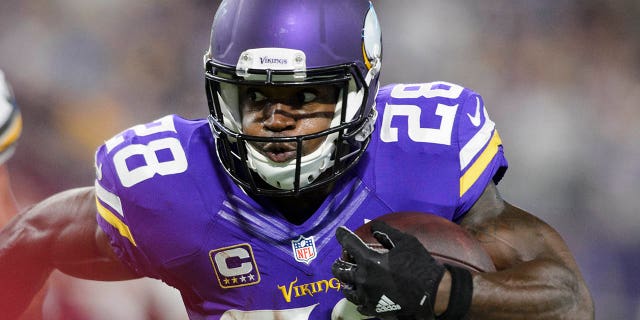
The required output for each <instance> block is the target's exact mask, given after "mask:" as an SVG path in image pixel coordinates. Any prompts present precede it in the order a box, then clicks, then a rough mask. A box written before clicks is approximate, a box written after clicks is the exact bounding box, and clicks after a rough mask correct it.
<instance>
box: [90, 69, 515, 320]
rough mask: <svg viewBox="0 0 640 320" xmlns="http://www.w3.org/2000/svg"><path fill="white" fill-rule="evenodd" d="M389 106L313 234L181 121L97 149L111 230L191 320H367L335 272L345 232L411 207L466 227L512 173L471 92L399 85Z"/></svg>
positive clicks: (102, 216) (314, 219) (104, 213)
mask: <svg viewBox="0 0 640 320" xmlns="http://www.w3.org/2000/svg"><path fill="white" fill-rule="evenodd" d="M376 103H377V109H378V111H379V115H378V119H377V123H376V131H374V133H373V135H372V141H371V144H370V145H369V148H368V149H367V151H366V153H365V155H364V156H363V158H362V159H361V160H360V162H359V163H358V165H357V167H356V168H355V169H354V170H351V171H350V172H348V173H347V174H346V175H345V176H344V177H343V178H341V179H340V180H339V182H338V183H337V184H336V187H335V188H334V190H333V191H332V192H331V194H330V195H329V196H328V197H327V199H326V200H325V201H324V203H323V204H322V205H321V206H320V208H319V209H318V210H317V211H316V212H315V213H314V214H313V215H312V216H311V217H310V218H309V219H308V220H307V221H305V222H304V223H303V224H301V225H295V224H292V223H289V222H288V221H287V220H286V219H284V218H283V215H282V214H281V213H280V212H278V211H277V210H275V209H273V208H271V207H269V206H268V205H266V204H264V203H260V202H257V201H255V200H254V199H252V198H251V197H249V196H247V195H246V194H245V193H244V192H243V191H242V190H241V189H240V188H239V187H238V186H237V185H235V184H234V183H233V181H232V180H231V179H230V177H229V176H228V175H227V174H226V173H225V171H224V169H223V168H222V166H221V165H220V164H219V162H218V160H217V158H216V151H215V147H214V142H213V137H212V134H211V131H210V129H209V125H208V122H207V121H206V120H195V121H190V120H185V119H182V118H179V117H177V116H173V115H170V116H166V117H164V118H162V119H159V120H157V121H154V122H151V123H148V124H145V125H139V126H135V127H133V128H131V129H128V130H125V131H123V132H122V133H120V134H118V135H116V136H115V137H114V138H112V139H110V140H109V141H107V142H106V143H105V144H104V145H103V146H101V147H100V148H99V149H98V152H97V154H96V169H97V179H96V194H97V207H98V212H99V214H98V222H99V224H100V226H101V227H102V228H103V229H104V230H105V232H106V233H107V234H108V235H109V237H110V239H111V243H112V246H113V247H114V250H115V252H116V254H117V255H118V256H119V257H120V259H121V260H122V261H123V262H124V263H125V264H127V265H128V266H129V267H130V268H131V269H133V270H135V271H136V272H137V273H138V274H140V275H142V276H149V277H154V278H158V279H162V280H163V281H164V282H166V283H168V284H169V285H171V286H174V287H176V288H178V289H179V290H180V291H181V293H182V296H183V300H184V302H185V305H186V307H187V311H188V313H189V315H190V317H191V319H260V320H269V319H291V320H307V319H360V318H359V317H357V316H354V314H353V313H354V312H355V311H354V310H353V309H351V308H349V307H348V304H346V303H345V300H344V298H343V296H342V294H341V293H340V291H339V290H340V283H339V281H338V280H337V279H335V278H334V277H333V275H332V274H331V264H332V263H333V261H334V260H335V259H336V258H337V257H339V256H340V254H341V248H340V246H339V244H338V243H337V241H336V240H335V238H334V232H335V229H336V228H337V227H338V226H341V225H345V226H347V227H348V228H350V229H355V228H357V227H358V226H360V225H362V224H363V223H364V222H365V221H367V220H370V219H373V218H376V217H377V216H380V215H382V214H385V213H389V212H395V211H406V210H410V211H423V212H431V213H434V214H437V215H440V216H443V217H445V218H447V219H450V220H456V219H459V218H460V217H462V216H463V215H464V214H465V212H466V211H468V210H469V208H471V206H472V205H473V203H474V202H475V201H476V200H477V199H478V197H479V196H480V194H481V193H482V191H483V190H484V188H485V187H486V186H487V184H488V183H489V182H490V181H491V180H492V179H493V180H494V181H495V182H497V181H498V180H499V179H500V177H501V176H502V174H503V173H504V171H505V169H506V166H507V163H506V160H505V158H504V156H503V152H502V146H501V142H500V138H499V136H498V134H497V131H496V130H495V126H494V123H493V122H492V121H491V120H490V119H489V117H488V114H487V111H486V109H485V108H484V105H483V102H482V99H481V97H480V96H479V95H477V94H475V93H474V92H472V91H470V90H468V89H464V88H462V87H460V86H457V85H454V84H450V83H444V82H434V83H426V84H411V85H406V84H400V85H390V86H386V87H384V88H382V89H381V90H380V92H379V94H378V97H377V100H376Z"/></svg>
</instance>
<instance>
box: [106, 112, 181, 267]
mask: <svg viewBox="0 0 640 320" xmlns="http://www.w3.org/2000/svg"><path fill="white" fill-rule="evenodd" d="M95 160H96V180H95V191H96V206H97V211H98V214H97V219H98V224H99V225H100V227H101V228H102V230H103V231H104V232H105V233H106V234H107V236H108V237H109V239H110V243H111V246H112V247H113V249H114V252H115V253H116V255H117V256H118V257H119V258H120V260H121V261H122V262H123V263H125V264H126V265H127V266H128V267H129V268H131V269H132V270H133V271H135V272H136V273H137V274H138V275H140V276H147V277H153V278H160V272H161V271H160V270H159V269H158V268H159V267H158V263H157V259H155V260H154V256H153V255H154V254H155V253H154V252H151V251H149V250H147V249H148V248H149V245H148V244H149V243H150V242H153V241H154V240H155V241H159V239H158V238H156V239H153V238H151V237H150V236H149V233H152V232H150V230H151V229H154V228H156V225H155V224H154V219H156V218H157V217H158V216H159V215H160V214H161V213H160V212H159V211H158V210H157V206H158V204H159V203H160V204H161V203H162V202H161V201H160V199H161V198H162V197H163V195H161V194H159V193H158V190H167V189H168V188H165V187H163V183H166V181H165V180H163V179H162V177H164V176H169V175H171V174H178V173H182V172H184V171H185V170H186V168H187V165H186V159H185V157H184V151H183V148H182V147H181V144H180V141H179V139H178V138H177V131H176V128H175V123H174V116H166V117H164V118H162V119H159V120H157V121H154V122H151V123H148V124H143V125H138V126H135V127H132V128H130V129H127V130H125V131H123V132H121V133H119V134H118V135H116V136H114V137H113V138H111V139H110V140H108V141H106V142H105V144H103V145H102V146H100V147H99V148H98V150H97V152H96V156H95ZM158 177H160V178H158ZM160 230H162V229H160ZM159 233H160V234H162V233H161V232H159ZM144 244H147V245H146V246H145V245H144Z"/></svg>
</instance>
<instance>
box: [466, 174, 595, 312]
mask: <svg viewBox="0 0 640 320" xmlns="http://www.w3.org/2000/svg"><path fill="white" fill-rule="evenodd" d="M461 225H462V226H463V227H464V228H465V229H467V230H468V231H470V232H471V233H472V234H473V235H474V236H475V237H476V238H477V239H479V240H480V241H481V243H482V245H483V246H484V248H485V249H486V250H487V251H488V253H489V254H490V256H491V257H492V259H493V261H494V263H495V265H496V268H497V270H498V271H497V272H492V273H483V274H476V275H474V277H473V285H474V293H473V299H472V307H471V314H472V317H473V318H474V319H593V318H594V311H593V302H592V299H591V296H590V293H589V290H588V289H587V287H586V284H585V282H584V279H583V278H582V275H581V273H580V270H579V268H578V265H577V264H576V262H575V259H574V258H573V255H572V254H571V252H570V250H569V248H568V247H567V245H566V244H565V242H564V240H563V239H562V237H561V236H560V235H559V234H558V233H557V232H556V231H555V230H554V229H553V228H552V227H550V226H549V225H547V224H546V223H544V222H543V221H541V220H540V219H538V218H536V217H535V216H533V215H531V214H530V213H528V212H526V211H524V210H522V209H519V208H517V207H514V206H512V205H511V204H509V203H507V202H505V201H504V200H503V199H502V198H501V197H500V195H499V193H498V190H497V188H496V186H495V185H494V184H493V183H491V184H489V185H488V186H487V188H486V189H485V191H484V193H483V195H482V196H481V197H480V199H479V200H478V201H477V202H476V203H475V204H474V206H473V207H472V208H471V210H470V211H469V212H468V213H467V214H466V216H465V217H464V219H463V220H462V222H461Z"/></svg>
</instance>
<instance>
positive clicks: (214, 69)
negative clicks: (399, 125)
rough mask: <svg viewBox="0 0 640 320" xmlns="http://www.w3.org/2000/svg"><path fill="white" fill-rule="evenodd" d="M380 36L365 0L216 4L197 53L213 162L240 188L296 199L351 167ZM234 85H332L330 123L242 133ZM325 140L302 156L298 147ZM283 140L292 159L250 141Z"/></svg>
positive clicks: (367, 124)
mask: <svg viewBox="0 0 640 320" xmlns="http://www.w3.org/2000/svg"><path fill="white" fill-rule="evenodd" d="M381 62H382V39H381V32H380V26H379V24H378V18H377V16H376V13H375V11H374V9H373V5H372V4H371V3H370V2H369V1H367V0H322V1H312V0H243V1H238V0H225V1H223V2H222V4H221V5H220V7H219V8H218V11H217V12H216V15H215V18H214V20H213V26H212V29H211V43H210V47H209V50H208V51H207V53H206V54H205V56H204V63H205V70H206V71H205V78H206V91H207V99H208V103H209V111H210V115H209V123H210V125H211V130H212V132H213V135H214V137H215V140H216V150H217V153H218V158H219V159H220V162H221V163H222V165H223V166H224V168H225V169H226V170H227V172H228V173H229V174H230V175H231V177H232V178H233V179H234V180H235V181H236V182H237V183H238V184H239V185H240V186H241V187H243V188H244V189H245V190H248V191H251V192H252V193H255V194H262V195H270V196H279V195H280V196H285V195H296V194H299V193H301V192H306V191H309V190H313V189H316V188H318V187H320V186H324V185H326V184H328V183H330V182H332V181H334V180H336V179H337V178H338V177H340V176H341V175H342V174H344V173H345V172H346V171H347V170H348V169H349V168H351V167H353V166H354V165H355V164H356V163H357V162H358V160H359V159H360V157H361V156H362V154H363V152H364V150H365V149H366V147H367V145H368V143H369V140H370V136H371V132H372V130H373V126H374V123H375V118H376V116H377V112H376V110H375V96H376V93H377V90H378V78H379V75H380V68H381ZM240 85H249V86H276V87H278V86H279V87H283V86H300V87H302V86H305V87H308V86H314V85H332V86H335V87H337V88H339V94H338V95H339V97H338V102H337V104H336V108H335V113H334V116H333V119H332V121H331V125H330V127H329V128H328V129H327V130H323V131H320V132H317V133H314V134H308V135H302V136H287V137H269V138H267V137H258V136H250V135H247V134H244V133H243V131H242V119H241V110H240V102H239V87H238V86H240ZM318 138H322V139H324V140H323V142H322V144H321V145H320V147H318V148H317V149H316V150H315V151H313V152H311V153H310V154H303V152H302V143H303V142H304V141H307V140H312V139H318ZM260 142H273V143H288V144H294V145H296V146H297V151H296V155H297V156H296V157H295V158H294V159H291V160H290V161H287V162H286V163H277V162H273V161H271V160H270V159H269V158H267V157H265V156H264V155H263V154H261V153H260V152H258V151H257V150H256V149H255V148H254V147H253V145H252V143H260Z"/></svg>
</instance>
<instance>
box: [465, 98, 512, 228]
mask: <svg viewBox="0 0 640 320" xmlns="http://www.w3.org/2000/svg"><path fill="white" fill-rule="evenodd" d="M457 118H458V119H457V121H458V126H457V133H458V138H457V145H458V148H459V161H460V182H459V185H460V203H459V206H458V208H457V210H456V214H455V216H454V219H457V218H459V217H460V216H461V215H463V214H464V213H466V212H467V211H469V209H471V207H472V206H473V204H474V203H475V202H476V201H477V200H478V198H479V197H480V195H481V194H482V192H483V191H484V189H485V188H486V186H487V185H488V184H489V183H490V181H493V182H494V183H496V184H497V183H498V182H499V181H500V179H502V176H503V175H504V173H505V171H506V169H507V166H508V164H507V160H506V158H505V156H504V151H503V146H502V141H501V139H500V135H499V134H498V131H497V129H496V124H495V123H494V122H493V121H492V120H491V118H490V117H489V113H488V111H487V108H486V107H485V105H484V101H483V99H482V97H481V96H480V95H478V94H477V93H475V92H473V91H470V90H468V95H467V98H466V100H465V102H464V103H463V104H462V106H461V109H460V111H459V114H458V117H457Z"/></svg>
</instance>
